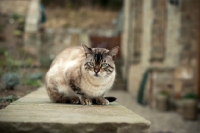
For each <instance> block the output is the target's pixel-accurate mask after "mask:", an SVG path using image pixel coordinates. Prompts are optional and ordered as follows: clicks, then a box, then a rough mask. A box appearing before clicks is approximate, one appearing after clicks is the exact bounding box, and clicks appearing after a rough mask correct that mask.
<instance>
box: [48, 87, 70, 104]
mask: <svg viewBox="0 0 200 133" xmlns="http://www.w3.org/2000/svg"><path fill="white" fill-rule="evenodd" d="M47 92H48V95H49V97H50V99H51V101H53V102H56V103H66V102H67V100H68V98H67V97H66V96H65V95H64V94H63V93H59V92H58V89H57V88H56V87H47Z"/></svg>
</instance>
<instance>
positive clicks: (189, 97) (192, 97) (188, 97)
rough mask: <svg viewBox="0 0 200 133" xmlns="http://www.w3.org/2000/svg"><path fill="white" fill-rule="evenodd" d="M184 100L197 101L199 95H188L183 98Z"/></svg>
mask: <svg viewBox="0 0 200 133" xmlns="http://www.w3.org/2000/svg"><path fill="white" fill-rule="evenodd" d="M183 99H194V100H195V99H197V95H196V94H195V93H187V94H185V95H184V96H183Z"/></svg>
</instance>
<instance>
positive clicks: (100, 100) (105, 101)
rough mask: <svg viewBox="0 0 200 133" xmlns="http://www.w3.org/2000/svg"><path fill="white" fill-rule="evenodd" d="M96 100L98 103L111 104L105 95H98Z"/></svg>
mask: <svg viewBox="0 0 200 133" xmlns="http://www.w3.org/2000/svg"><path fill="white" fill-rule="evenodd" d="M95 100H96V104H99V105H109V101H108V100H107V99H105V98H104V97H103V96H99V97H96V98H95Z"/></svg>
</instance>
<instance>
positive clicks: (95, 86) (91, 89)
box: [81, 79, 113, 97]
mask: <svg viewBox="0 0 200 133" xmlns="http://www.w3.org/2000/svg"><path fill="white" fill-rule="evenodd" d="M112 84H113V80H112V79H108V80H107V81H99V82H95V81H91V80H87V79H86V80H81V88H82V90H83V91H84V93H86V94H87V95H88V96H90V97H97V96H102V95H103V94H104V93H105V92H106V91H108V90H109V89H110V88H111V87H112Z"/></svg>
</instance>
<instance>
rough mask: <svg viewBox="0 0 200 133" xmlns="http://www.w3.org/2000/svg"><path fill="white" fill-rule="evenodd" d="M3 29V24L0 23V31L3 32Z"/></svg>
mask: <svg viewBox="0 0 200 133" xmlns="http://www.w3.org/2000/svg"><path fill="white" fill-rule="evenodd" d="M3 30H4V26H3V25H2V24H0V33H1V32H3Z"/></svg>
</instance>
